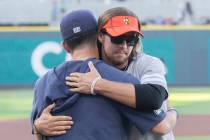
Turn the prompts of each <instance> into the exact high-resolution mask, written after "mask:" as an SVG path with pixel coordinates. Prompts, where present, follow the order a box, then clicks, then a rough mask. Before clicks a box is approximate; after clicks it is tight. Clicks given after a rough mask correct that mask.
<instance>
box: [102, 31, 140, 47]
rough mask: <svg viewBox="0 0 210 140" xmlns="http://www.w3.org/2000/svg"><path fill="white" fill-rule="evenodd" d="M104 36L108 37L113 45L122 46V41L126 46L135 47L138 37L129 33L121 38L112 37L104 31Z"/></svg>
mask: <svg viewBox="0 0 210 140" xmlns="http://www.w3.org/2000/svg"><path fill="white" fill-rule="evenodd" d="M103 33H104V34H106V35H108V36H109V37H110V39H111V42H112V43H114V44H122V43H123V42H124V41H125V42H126V44H127V46H132V47H133V46H136V44H137V43H138V41H139V35H138V34H136V33H129V34H124V35H121V36H116V37H113V36H111V35H109V34H108V33H107V32H106V31H104V32H103Z"/></svg>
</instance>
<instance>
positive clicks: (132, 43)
mask: <svg viewBox="0 0 210 140" xmlns="http://www.w3.org/2000/svg"><path fill="white" fill-rule="evenodd" d="M138 41H139V37H137V36H128V37H126V43H127V45H128V46H135V45H136V44H137V43H138Z"/></svg>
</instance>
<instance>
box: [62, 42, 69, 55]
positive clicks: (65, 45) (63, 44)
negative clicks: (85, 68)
mask: <svg viewBox="0 0 210 140" xmlns="http://www.w3.org/2000/svg"><path fill="white" fill-rule="evenodd" d="M62 47H63V48H64V49H65V50H66V51H67V52H68V53H70V52H71V49H70V48H69V46H68V44H67V43H66V42H65V41H63V42H62Z"/></svg>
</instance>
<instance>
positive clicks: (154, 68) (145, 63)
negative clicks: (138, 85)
mask: <svg viewBox="0 0 210 140" xmlns="http://www.w3.org/2000/svg"><path fill="white" fill-rule="evenodd" d="M134 61H136V62H135V65H136V67H137V68H138V69H141V70H142V71H143V73H145V72H146V73H148V72H151V73H160V74H162V75H165V74H166V67H165V65H164V64H163V62H162V61H161V60H160V59H159V58H157V57H154V56H151V55H148V54H144V53H142V54H139V55H137V58H136V60H134Z"/></svg>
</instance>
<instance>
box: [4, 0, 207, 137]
mask: <svg viewBox="0 0 210 140" xmlns="http://www.w3.org/2000/svg"><path fill="white" fill-rule="evenodd" d="M208 5H210V1H209V0H201V1H198V0H36V1H34V0H21V1H20V0H0V60H1V62H0V139H5V140H10V139H11V140H12V139H14V136H15V137H16V139H22V140H30V139H31V140H32V139H33V138H32V136H31V129H30V125H29V116H30V110H31V105H32V96H33V89H32V88H33V85H34V83H35V81H36V80H37V78H38V77H39V76H41V75H43V74H44V73H45V72H46V71H47V70H48V69H50V68H52V67H53V66H55V65H58V64H59V63H61V62H62V61H64V60H65V59H67V57H68V56H67V55H66V53H65V52H64V51H63V50H62V48H61V47H60V45H59V43H60V41H61V37H60V34H59V21H60V18H61V17H62V16H63V15H64V14H65V13H67V12H69V11H72V10H75V9H81V8H82V9H90V10H92V11H93V12H94V14H95V16H96V17H98V16H99V15H100V14H101V13H102V12H103V11H104V10H106V9H108V8H111V7H116V6H124V7H128V8H130V9H131V10H132V11H134V12H135V13H136V14H137V15H138V16H139V18H140V20H141V22H142V24H143V25H144V26H143V32H144V34H145V38H144V39H143V46H144V51H145V52H147V53H149V54H151V55H154V56H156V57H159V58H160V59H161V60H162V61H163V62H164V63H165V65H166V67H167V70H168V73H167V81H168V85H169V91H170V96H169V100H170V104H171V105H172V106H175V107H176V108H178V110H179V111H180V116H181V117H180V121H179V122H178V124H177V127H176V128H175V134H176V139H177V140H207V139H208V140H209V139H210V126H209V124H210V110H209V108H210V15H209V13H210V8H209V6H208ZM11 127H12V128H13V129H14V130H13V129H11Z"/></svg>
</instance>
